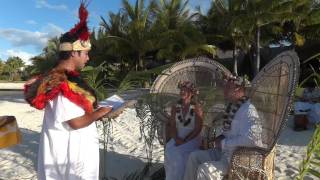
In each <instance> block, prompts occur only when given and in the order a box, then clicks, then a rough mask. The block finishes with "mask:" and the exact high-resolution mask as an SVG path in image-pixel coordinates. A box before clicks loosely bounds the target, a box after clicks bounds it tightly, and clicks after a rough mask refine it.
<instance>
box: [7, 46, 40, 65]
mask: <svg viewBox="0 0 320 180" xmlns="http://www.w3.org/2000/svg"><path fill="white" fill-rule="evenodd" d="M6 56H8V57H12V56H14V57H16V56H18V57H20V58H21V59H22V60H23V61H24V62H25V64H26V65H30V64H31V60H30V59H31V58H32V57H34V56H35V55H34V54H31V53H28V52H25V51H20V50H15V49H9V50H7V51H6Z"/></svg>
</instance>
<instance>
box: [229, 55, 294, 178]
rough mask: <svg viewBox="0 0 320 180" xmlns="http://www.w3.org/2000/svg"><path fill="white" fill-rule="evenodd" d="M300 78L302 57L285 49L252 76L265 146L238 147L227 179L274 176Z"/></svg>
mask: <svg viewBox="0 0 320 180" xmlns="http://www.w3.org/2000/svg"><path fill="white" fill-rule="evenodd" d="M298 79H299V58H298V56H297V54H296V53H295V52H293V51H286V52H283V53H281V54H280V55H278V56H277V57H275V58H274V59H273V60H272V61H271V62H269V63H268V64H267V65H266V66H265V67H264V68H263V69H262V70H261V71H260V72H259V73H258V75H257V76H256V77H255V78H254V79H253V81H252V85H253V86H252V89H251V91H250V92H249V97H250V98H251V102H252V104H254V106H255V107H256V108H257V110H258V114H259V117H260V119H261V125H262V134H261V135H262V143H263V145H262V147H254V148H253V147H251V148H248V147H239V148H237V149H236V150H235V151H234V153H233V157H232V159H231V167H230V169H229V172H228V179H254V180H256V179H268V180H271V179H274V156H275V144H276V142H277V140H278V137H279V135H280V132H281V129H282V127H283V126H284V123H285V122H286V120H287V118H288V115H289V111H290V109H291V106H292V100H293V96H294V91H295V88H296V86H297V83H298Z"/></svg>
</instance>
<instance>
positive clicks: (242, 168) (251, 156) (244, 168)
mask: <svg viewBox="0 0 320 180" xmlns="http://www.w3.org/2000/svg"><path fill="white" fill-rule="evenodd" d="M269 152H270V151H268V150H266V149H263V148H260V147H237V148H236V150H235V151H234V152H233V154H232V157H231V161H230V168H229V173H228V179H255V180H256V179H268V175H267V174H268V173H267V172H266V171H265V167H264V166H265V160H266V157H267V156H268V155H269Z"/></svg>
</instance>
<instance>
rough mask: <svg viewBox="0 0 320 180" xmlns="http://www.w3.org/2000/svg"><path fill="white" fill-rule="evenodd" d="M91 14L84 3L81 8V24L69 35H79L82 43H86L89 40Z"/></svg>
mask: <svg viewBox="0 0 320 180" xmlns="http://www.w3.org/2000/svg"><path fill="white" fill-rule="evenodd" d="M88 15H89V12H88V10H87V9H86V7H85V5H84V3H83V2H82V3H81V5H80V7H79V19H80V22H79V23H78V24H76V25H75V26H74V28H72V29H71V30H70V31H69V33H70V34H71V35H74V34H77V35H78V37H79V39H80V40H82V41H86V40H88V39H89V36H90V33H89V30H88V26H87V19H88Z"/></svg>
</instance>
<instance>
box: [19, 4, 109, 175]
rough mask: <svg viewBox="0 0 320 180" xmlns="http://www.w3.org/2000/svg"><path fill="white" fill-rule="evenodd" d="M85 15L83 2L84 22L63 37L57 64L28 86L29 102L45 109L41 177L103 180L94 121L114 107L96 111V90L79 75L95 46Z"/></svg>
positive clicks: (41, 149)
mask: <svg viewBox="0 0 320 180" xmlns="http://www.w3.org/2000/svg"><path fill="white" fill-rule="evenodd" d="M87 17H88V11H87V9H86V5H85V4H84V3H83V2H82V3H81V5H80V8H79V19H80V22H79V23H78V24H76V25H75V27H74V28H73V29H71V30H70V31H69V32H67V33H65V34H63V35H62V36H61V37H60V47H59V51H60V52H59V60H58V61H57V65H56V66H55V67H54V68H53V69H52V70H51V71H49V72H48V73H46V74H44V75H41V76H39V77H38V78H36V79H32V80H30V81H29V82H27V83H26V85H25V98H26V100H27V101H28V102H29V103H30V105H31V106H33V107H35V108H37V109H45V113H44V119H43V126H42V131H41V137H40V143H39V152H38V169H37V173H38V179H39V180H76V179H77V180H78V179H85V180H98V179H99V139H98V133H97V129H96V125H95V123H94V122H95V121H96V120H98V119H100V118H101V117H103V116H104V115H106V114H107V113H108V112H110V111H111V108H109V107H103V108H99V109H97V110H94V109H95V108H96V105H97V103H96V102H97V99H96V95H95V93H94V90H93V89H92V88H91V87H89V86H88V84H87V83H86V82H85V81H84V80H83V79H82V78H81V77H80V74H79V73H78V71H79V70H81V69H82V68H83V67H84V66H85V64H86V63H87V62H88V61H89V56H88V52H89V51H90V49H91V44H90V40H89V36H90V33H89V31H88V27H87Z"/></svg>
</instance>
